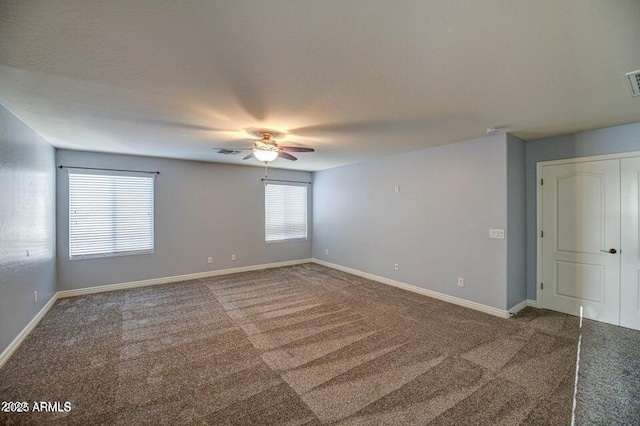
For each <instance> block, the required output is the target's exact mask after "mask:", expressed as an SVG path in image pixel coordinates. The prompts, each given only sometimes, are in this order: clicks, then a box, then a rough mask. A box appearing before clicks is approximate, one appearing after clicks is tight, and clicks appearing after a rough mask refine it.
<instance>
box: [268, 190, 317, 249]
mask: <svg viewBox="0 0 640 426" xmlns="http://www.w3.org/2000/svg"><path fill="white" fill-rule="evenodd" d="M264 210H265V240H266V241H267V242H275V241H289V240H306V239H307V186H306V185H304V186H302V185H280V184H273V183H266V184H265V187H264Z"/></svg>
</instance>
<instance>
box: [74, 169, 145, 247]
mask: <svg viewBox="0 0 640 426" xmlns="http://www.w3.org/2000/svg"><path fill="white" fill-rule="evenodd" d="M154 180H155V175H152V174H148V173H133V172H117V173H115V172H114V173H109V172H100V173H93V172H91V171H84V170H74V169H70V170H69V258H70V259H83V258H90V257H106V256H122V255H130V254H142V253H153V247H154V245H153V185H154Z"/></svg>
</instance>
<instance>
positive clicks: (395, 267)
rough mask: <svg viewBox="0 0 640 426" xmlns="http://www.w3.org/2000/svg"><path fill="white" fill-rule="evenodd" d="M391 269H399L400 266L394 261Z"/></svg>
mask: <svg viewBox="0 0 640 426" xmlns="http://www.w3.org/2000/svg"><path fill="white" fill-rule="evenodd" d="M393 269H395V270H396V271H397V270H399V269H400V266H398V264H397V263H396V264H395V265H393Z"/></svg>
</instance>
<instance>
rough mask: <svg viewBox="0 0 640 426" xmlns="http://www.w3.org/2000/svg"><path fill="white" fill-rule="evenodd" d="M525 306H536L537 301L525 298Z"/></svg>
mask: <svg viewBox="0 0 640 426" xmlns="http://www.w3.org/2000/svg"><path fill="white" fill-rule="evenodd" d="M527 306H531V307H532V308H537V307H538V301H537V300H534V299H527Z"/></svg>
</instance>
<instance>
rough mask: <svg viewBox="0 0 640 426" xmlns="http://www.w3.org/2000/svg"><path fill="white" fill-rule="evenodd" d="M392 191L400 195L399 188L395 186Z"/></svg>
mask: <svg viewBox="0 0 640 426" xmlns="http://www.w3.org/2000/svg"><path fill="white" fill-rule="evenodd" d="M393 190H394V191H395V193H396V194H399V193H400V187H399V186H397V185H396V186H395V187H394V188H393Z"/></svg>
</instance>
